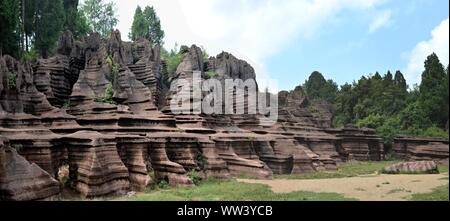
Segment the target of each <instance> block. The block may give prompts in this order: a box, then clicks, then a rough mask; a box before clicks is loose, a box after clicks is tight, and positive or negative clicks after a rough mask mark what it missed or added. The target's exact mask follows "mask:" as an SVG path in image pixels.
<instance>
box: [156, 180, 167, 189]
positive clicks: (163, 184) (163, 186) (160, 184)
mask: <svg viewBox="0 0 450 221" xmlns="http://www.w3.org/2000/svg"><path fill="white" fill-rule="evenodd" d="M156 185H157V187H158V188H159V189H163V190H165V189H168V188H169V183H168V182H167V181H166V180H160V181H158V183H157V184H156Z"/></svg>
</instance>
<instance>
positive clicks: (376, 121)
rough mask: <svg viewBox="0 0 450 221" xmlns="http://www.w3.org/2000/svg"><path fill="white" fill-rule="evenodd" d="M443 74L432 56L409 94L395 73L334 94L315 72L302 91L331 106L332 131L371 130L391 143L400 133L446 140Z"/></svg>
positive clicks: (376, 76)
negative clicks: (343, 128) (348, 126)
mask: <svg viewBox="0 0 450 221" xmlns="http://www.w3.org/2000/svg"><path fill="white" fill-rule="evenodd" d="M448 75H449V73H448V67H447V70H445V68H444V66H443V65H442V64H441V62H440V61H439V58H438V56H437V55H436V54H434V53H433V54H431V55H430V56H428V58H427V60H426V61H425V71H424V72H423V74H422V82H421V84H420V85H416V86H415V87H414V88H413V89H409V88H408V85H407V83H406V80H405V78H404V76H403V74H402V73H401V72H400V71H397V72H396V73H395V74H394V75H393V74H392V73H391V72H390V71H389V72H388V73H387V74H385V75H384V76H381V75H380V74H379V73H375V74H374V75H369V76H363V77H362V78H361V79H360V80H359V81H357V82H353V84H344V85H342V86H341V87H340V89H339V90H338V88H337V86H336V83H335V82H333V81H331V80H328V81H327V80H325V78H324V77H323V76H322V74H320V73H319V72H314V73H313V74H312V75H311V77H310V78H309V79H308V80H307V81H306V82H305V84H304V88H305V91H306V93H307V94H308V95H309V97H310V98H312V99H321V100H327V101H328V102H331V103H332V104H333V105H334V111H335V117H334V122H333V124H334V126H336V127H341V126H344V125H345V124H355V125H357V126H359V127H369V128H373V129H375V130H376V131H377V133H378V134H379V135H380V136H382V137H383V138H384V139H385V141H386V144H390V143H391V141H392V139H393V138H394V137H395V136H397V135H400V134H404V135H414V136H429V137H446V138H448V123H449V122H448V121H449V120H448V119H449V101H448V98H449V97H448V96H449V79H448Z"/></svg>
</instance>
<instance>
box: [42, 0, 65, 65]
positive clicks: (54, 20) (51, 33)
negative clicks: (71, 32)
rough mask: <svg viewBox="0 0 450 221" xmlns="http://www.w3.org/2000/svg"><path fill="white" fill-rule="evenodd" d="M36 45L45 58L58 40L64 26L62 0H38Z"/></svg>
mask: <svg viewBox="0 0 450 221" xmlns="http://www.w3.org/2000/svg"><path fill="white" fill-rule="evenodd" d="M36 2H37V8H36V9H37V10H36V39H35V47H36V48H37V49H38V50H39V52H40V54H41V56H42V57H43V58H47V57H48V54H49V52H50V50H52V49H53V48H54V46H55V44H56V41H57V40H58V37H59V35H60V33H61V31H62V30H63V26H64V20H65V16H64V5H63V1H62V0H36Z"/></svg>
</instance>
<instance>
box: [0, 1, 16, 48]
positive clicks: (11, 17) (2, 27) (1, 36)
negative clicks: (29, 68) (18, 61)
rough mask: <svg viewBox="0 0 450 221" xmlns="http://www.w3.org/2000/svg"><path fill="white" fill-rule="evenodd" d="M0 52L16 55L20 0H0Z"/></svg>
mask: <svg viewBox="0 0 450 221" xmlns="http://www.w3.org/2000/svg"><path fill="white" fill-rule="evenodd" d="M0 6H1V7H0V54H1V53H3V54H10V55H12V56H17V55H18V53H17V52H18V51H19V42H20V27H19V16H20V1H19V0H0Z"/></svg>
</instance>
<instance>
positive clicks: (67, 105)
mask: <svg viewBox="0 0 450 221" xmlns="http://www.w3.org/2000/svg"><path fill="white" fill-rule="evenodd" d="M63 108H64V109H69V108H70V99H67V100H66V101H64V105H63Z"/></svg>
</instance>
